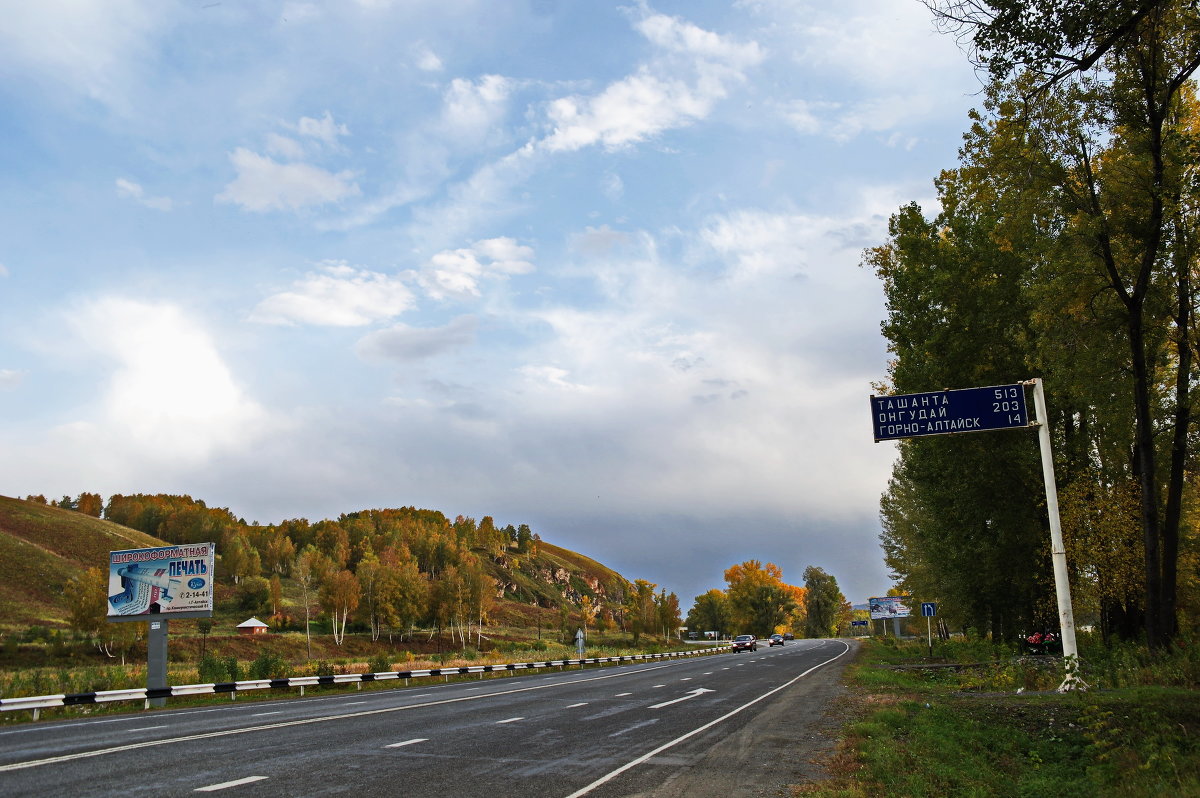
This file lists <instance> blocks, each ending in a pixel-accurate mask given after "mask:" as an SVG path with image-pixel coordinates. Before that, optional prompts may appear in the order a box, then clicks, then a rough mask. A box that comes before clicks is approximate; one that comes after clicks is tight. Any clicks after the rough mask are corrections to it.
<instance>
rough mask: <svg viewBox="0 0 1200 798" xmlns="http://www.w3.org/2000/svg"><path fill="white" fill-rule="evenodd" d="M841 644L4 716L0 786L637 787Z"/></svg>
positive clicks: (620, 790)
mask: <svg viewBox="0 0 1200 798" xmlns="http://www.w3.org/2000/svg"><path fill="white" fill-rule="evenodd" d="M848 650H849V645H848V644H847V643H845V642H842V641H836V640H824V641H815V640H814V641H807V640H804V641H793V642H791V643H789V644H788V645H786V646H783V647H781V648H780V647H777V648H774V649H767V648H765V647H763V648H760V649H759V651H758V652H756V653H742V654H728V653H726V654H718V655H714V656H710V657H702V658H696V659H687V660H678V661H666V662H652V663H639V664H636V665H627V666H619V667H608V668H591V669H583V670H580V669H578V668H572V669H566V670H563V671H561V672H551V673H543V674H540V675H531V676H519V677H511V678H503V679H487V680H482V681H479V682H475V683H469V682H457V683H453V684H442V683H437V682H433V681H432V680H428V681H425V680H423V681H418V682H414V686H412V687H410V688H408V689H404V690H387V691H370V692H356V693H343V694H339V695H336V696H322V697H310V698H305V699H297V700H282V701H281V700H276V701H271V702H256V703H245V702H241V701H239V702H236V703H235V702H230V706H226V707H205V708H202V709H188V710H171V709H167V710H162V711H156V712H148V713H139V714H137V715H130V716H122V717H119V718H113V717H106V718H97V719H94V720H78V721H64V722H56V723H45V724H34V725H30V726H22V727H16V728H11V729H6V730H4V731H3V732H0V794H3V795H5V796H7V795H47V794H56V795H57V794H66V795H72V796H90V795H121V796H133V795H143V794H145V795H150V794H153V795H194V794H197V791H198V790H207V791H212V792H221V793H223V794H225V795H229V796H268V795H269V796H275V795H340V794H347V793H353V794H355V795H357V796H364V798H365V797H366V796H375V795H394V794H396V793H397V792H405V793H409V794H414V795H421V796H443V795H445V796H451V795H452V796H487V798H497V797H498V796H508V795H514V796H515V795H531V794H537V795H551V796H583V795H593V796H598V797H602V796H625V795H635V794H639V793H646V792H649V791H652V790H654V789H656V788H657V787H658V786H660V785H661V784H662V783H663V782H664V781H665V780H670V779H673V778H683V777H686V774H687V772H688V769H689V768H692V767H694V766H695V764H696V763H697V762H700V761H702V760H705V758H706V757H707V758H708V759H711V758H712V753H711V752H712V750H713V748H714V746H718V745H719V744H720V743H721V742H722V741H724V740H727V739H728V738H729V737H730V735H738V734H743V733H744V732H745V731H746V730H747V726H748V724H753V723H754V720H755V718H756V717H758V716H759V714H760V713H762V712H763V710H764V709H766V708H767V707H769V706H771V705H772V703H773V702H776V701H778V700H780V699H781V698H782V697H786V696H789V695H792V696H794V695H796V694H797V691H799V690H802V689H804V685H805V683H806V680H807V681H810V682H811V681H812V680H814V679H817V678H826V679H828V678H830V674H831V673H832V672H833V671H834V670H835V669H839V668H840V666H841V664H843V663H844V662H845V660H846V659H847V657H846V656H845V654H846V652H847V651H848ZM814 711H819V707H817V708H814ZM749 730H750V731H752V730H753V728H752V727H751V728H750V729H749Z"/></svg>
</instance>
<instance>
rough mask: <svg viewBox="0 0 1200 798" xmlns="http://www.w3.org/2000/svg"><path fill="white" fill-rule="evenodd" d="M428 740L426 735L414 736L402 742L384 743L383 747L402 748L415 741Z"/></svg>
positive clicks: (413, 743)
mask: <svg viewBox="0 0 1200 798" xmlns="http://www.w3.org/2000/svg"><path fill="white" fill-rule="evenodd" d="M428 741H429V738H428V737H416V738H414V739H412V740H405V741H404V742H402V743H392V744H391V745H385V746H384V748H403V747H404V746H406V745H416V744H417V743H424V742H428Z"/></svg>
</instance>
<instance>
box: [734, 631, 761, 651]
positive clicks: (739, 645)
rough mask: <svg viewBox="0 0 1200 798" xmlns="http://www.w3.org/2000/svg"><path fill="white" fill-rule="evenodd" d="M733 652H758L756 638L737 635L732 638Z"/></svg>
mask: <svg viewBox="0 0 1200 798" xmlns="http://www.w3.org/2000/svg"><path fill="white" fill-rule="evenodd" d="M733 651H734V653H735V654H736V653H737V652H739V651H758V638H757V637H755V636H754V635H738V636H737V637H735V638H733Z"/></svg>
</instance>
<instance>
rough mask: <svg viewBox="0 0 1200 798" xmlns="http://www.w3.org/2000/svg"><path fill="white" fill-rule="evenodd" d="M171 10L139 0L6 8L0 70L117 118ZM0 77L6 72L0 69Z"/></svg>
mask: <svg viewBox="0 0 1200 798" xmlns="http://www.w3.org/2000/svg"><path fill="white" fill-rule="evenodd" d="M170 6H171V4H169V3H151V4H146V3H143V2H139V0H111V1H106V2H102V3H79V2H74V0H39V1H38V2H36V3H9V4H5V7H4V24H3V25H0V67H4V66H8V67H9V68H10V69H11V73H10V74H14V75H17V74H22V73H24V74H25V75H26V76H27V77H32V76H39V77H45V78H48V79H49V80H50V81H53V82H54V83H55V84H57V85H58V86H60V87H62V88H64V89H66V90H68V91H70V92H73V93H75V92H77V93H79V94H82V95H84V96H86V97H90V98H92V99H95V100H97V101H99V102H101V103H104V104H106V105H107V106H109V107H110V108H114V109H117V110H120V111H122V112H124V111H127V110H128V104H129V99H130V98H129V95H130V93H131V88H132V84H134V83H136V82H137V81H139V80H140V79H141V73H142V72H143V70H144V69H145V62H146V61H148V60H150V59H151V58H152V57H153V55H154V52H153V47H154V44H155V41H156V38H155V34H156V33H158V32H160V31H161V30H163V29H165V28H166V26H167V20H168V18H169V17H170V16H171V14H172V9H171V7H170ZM0 71H6V72H7V71H9V70H6V69H0Z"/></svg>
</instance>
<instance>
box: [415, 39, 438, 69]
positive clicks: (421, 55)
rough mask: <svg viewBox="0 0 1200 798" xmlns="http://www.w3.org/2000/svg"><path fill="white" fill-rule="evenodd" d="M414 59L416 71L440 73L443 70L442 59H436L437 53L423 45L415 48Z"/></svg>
mask: <svg viewBox="0 0 1200 798" xmlns="http://www.w3.org/2000/svg"><path fill="white" fill-rule="evenodd" d="M414 58H415V59H416V64H417V69H419V70H421V71H422V72H441V71H442V69H443V65H442V59H440V58H438V56H437V53H435V52H434V51H433V50H430V49H429V48H428V47H426V46H425V45H423V44H422V45H420V46H418V47H417V51H416V53H415V54H414Z"/></svg>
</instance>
